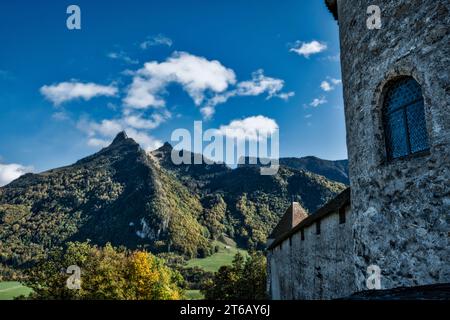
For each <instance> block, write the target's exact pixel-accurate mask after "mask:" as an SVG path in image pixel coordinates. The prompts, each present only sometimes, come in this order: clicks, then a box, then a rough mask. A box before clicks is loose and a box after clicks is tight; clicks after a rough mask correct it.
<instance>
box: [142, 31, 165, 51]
mask: <svg viewBox="0 0 450 320" xmlns="http://www.w3.org/2000/svg"><path fill="white" fill-rule="evenodd" d="M172 44H173V41H172V39H170V38H169V37H166V36H165V35H163V34H158V35H156V36H152V37H148V38H147V40H145V41H144V42H142V43H141V44H140V45H139V46H140V47H141V49H142V50H146V49H148V48H150V47H154V46H160V45H164V46H168V47H171V46H172Z"/></svg>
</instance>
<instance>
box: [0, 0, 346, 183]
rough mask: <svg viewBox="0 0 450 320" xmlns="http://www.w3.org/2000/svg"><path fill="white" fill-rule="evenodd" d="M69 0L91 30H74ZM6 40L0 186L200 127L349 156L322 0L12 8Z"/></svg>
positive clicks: (0, 77) (1, 58)
mask: <svg viewBox="0 0 450 320" xmlns="http://www.w3.org/2000/svg"><path fill="white" fill-rule="evenodd" d="M71 4H76V5H78V6H79V7H80V8H81V30H68V29H67V27H66V19H67V17H68V16H69V15H68V14H67V13H66V9H67V7H68V6H69V5H71ZM0 43H1V49H0V112H1V116H0V157H1V158H0V183H1V179H2V178H1V175H2V174H3V180H6V179H8V177H10V176H11V174H12V173H11V170H12V171H13V173H14V172H16V173H17V172H21V171H26V170H33V171H43V170H47V169H50V168H53V167H58V166H63V165H68V164H71V163H73V162H75V161H76V160H78V159H80V158H82V157H84V156H86V155H89V154H92V153H94V152H95V151H97V150H99V149H100V148H101V146H102V145H104V144H106V143H108V142H109V141H111V137H112V136H113V134H114V133H115V132H114V131H115V130H119V129H126V130H127V132H128V131H129V130H131V135H132V136H135V137H137V140H139V141H138V142H140V143H141V144H142V145H143V146H144V147H145V148H148V149H151V148H152V147H155V146H157V145H158V143H160V142H164V141H169V140H170V135H171V133H172V131H173V130H174V129H176V128H186V129H190V130H193V121H195V120H203V121H204V122H203V126H204V128H205V129H206V128H220V127H221V126H222V127H226V126H229V125H230V124H231V123H233V121H237V122H234V125H237V126H239V125H241V126H248V125H249V124H250V126H252V125H253V124H254V123H253V122H254V121H256V122H258V120H263V121H259V123H256V124H255V125H256V126H257V125H262V126H267V125H269V126H270V125H271V124H273V123H275V124H276V125H277V126H278V128H279V132H280V155H281V156H297V157H300V156H307V155H315V156H318V157H321V158H325V159H343V158H346V157H347V151H346V146H345V123H344V111H343V102H342V85H341V83H340V81H339V80H340V78H341V76H340V74H341V73H340V64H339V60H338V55H339V42H338V26H337V23H336V22H335V21H334V20H333V18H332V16H331V14H330V13H329V12H328V11H327V9H326V7H325V5H324V3H323V1H310V0H292V1H290V0H284V1H269V0H258V1H250V0H248V1H242V0H241V1H234V0H227V1H186V0H184V1H174V0H173V1H171V0H169V1H137V0H128V1H106V0H105V1H103V0H102V1H98V0H97V1H81V0H80V1H74V2H72V1H71V2H69V1H57V2H56V1H33V2H30V1H23V0H18V1H10V2H5V1H2V2H1V4H0ZM145 63H148V64H147V65H145ZM217 101H221V103H217ZM258 116H260V117H258ZM245 119H248V120H247V121H244V120H245ZM252 121H253V122H252ZM244 129H245V128H244ZM129 135H130V134H129ZM12 165H15V167H12ZM7 166H8V167H7ZM1 168H3V169H1ZM5 168H6V169H5ZM2 170H3V171H4V172H3V173H2ZM5 170H6V171H5ZM3 183H5V181H4V182H3Z"/></svg>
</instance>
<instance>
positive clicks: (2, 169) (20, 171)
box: [0, 163, 34, 187]
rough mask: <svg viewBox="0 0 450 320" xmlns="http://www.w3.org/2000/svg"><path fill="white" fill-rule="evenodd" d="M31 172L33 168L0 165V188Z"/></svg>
mask: <svg viewBox="0 0 450 320" xmlns="http://www.w3.org/2000/svg"><path fill="white" fill-rule="evenodd" d="M33 171H34V169H33V167H27V166H23V165H21V164H17V163H10V164H2V163H0V187H2V186H4V185H7V184H8V183H10V182H11V181H13V180H15V179H17V178H19V177H20V176H22V175H24V174H25V173H28V172H33Z"/></svg>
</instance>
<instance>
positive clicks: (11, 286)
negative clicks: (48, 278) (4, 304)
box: [0, 281, 31, 300]
mask: <svg viewBox="0 0 450 320" xmlns="http://www.w3.org/2000/svg"><path fill="white" fill-rule="evenodd" d="M30 292H31V289H30V288H27V287H25V286H24V285H22V284H21V283H20V282H16V281H4V282H0V300H12V299H14V298H15V297H18V296H20V295H25V296H27V295H28V294H29V293H30Z"/></svg>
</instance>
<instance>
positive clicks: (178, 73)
mask: <svg viewBox="0 0 450 320" xmlns="http://www.w3.org/2000/svg"><path fill="white" fill-rule="evenodd" d="M235 82H236V76H235V73H234V71H233V70H231V69H228V68H226V67H224V66H223V65H222V64H221V63H220V62H219V61H217V60H207V59H206V58H203V57H198V56H195V55H191V54H189V53H186V52H175V53H174V54H173V55H172V56H171V57H169V58H168V59H167V60H166V61H164V62H161V63H159V62H156V61H151V62H148V63H146V64H145V65H144V68H142V69H140V70H138V71H137V72H136V74H135V76H134V77H133V82H132V84H131V86H130V88H129V90H128V94H127V96H126V97H125V99H124V104H125V105H126V106H127V107H131V108H137V109H144V108H148V107H163V106H165V100H164V98H163V97H162V96H163V95H164V94H165V93H166V90H165V89H166V87H167V85H168V84H170V83H178V84H180V85H181V86H182V88H183V89H184V90H185V91H186V92H187V93H188V94H189V96H190V97H191V98H192V99H193V100H194V103H195V104H196V105H200V104H201V103H202V102H203V101H204V99H205V94H206V93H207V92H213V93H220V92H223V91H225V90H226V89H227V88H228V86H229V85H231V84H234V83H235Z"/></svg>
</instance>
